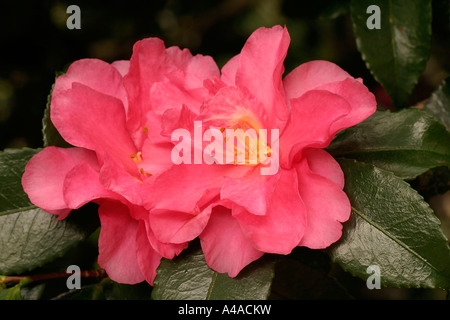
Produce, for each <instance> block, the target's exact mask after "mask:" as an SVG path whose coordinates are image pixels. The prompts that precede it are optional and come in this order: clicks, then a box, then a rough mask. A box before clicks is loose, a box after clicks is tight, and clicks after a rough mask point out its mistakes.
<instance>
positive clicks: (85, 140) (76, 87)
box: [51, 83, 136, 172]
mask: <svg viewBox="0 0 450 320" xmlns="http://www.w3.org/2000/svg"><path fill="white" fill-rule="evenodd" d="M51 119H52V122H53V123H54V125H55V127H56V128H57V129H58V131H59V133H60V134H61V136H62V137H63V138H64V139H65V140H66V141H67V142H69V143H71V144H72V145H75V146H79V147H83V148H86V149H90V150H93V151H95V152H96V153H97V156H98V157H99V160H100V161H103V157H104V156H105V154H108V155H109V156H111V157H112V158H114V160H115V161H116V163H117V164H118V165H120V166H121V167H122V168H123V169H125V170H127V171H130V172H133V169H135V165H134V163H133V161H132V160H131V159H130V157H129V156H130V154H132V153H136V148H135V146H134V143H133V141H132V140H131V138H130V135H129V133H128V131H127V129H126V127H125V110H124V107H123V104H122V102H121V101H120V100H118V99H116V98H114V97H111V96H107V95H104V94H101V93H99V92H98V91H95V90H93V89H91V88H89V87H87V86H85V85H82V84H79V83H73V85H72V89H69V90H66V91H62V92H54V93H53V95H52V104H51Z"/></svg>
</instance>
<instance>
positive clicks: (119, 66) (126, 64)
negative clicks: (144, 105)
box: [111, 60, 130, 90]
mask: <svg viewBox="0 0 450 320" xmlns="http://www.w3.org/2000/svg"><path fill="white" fill-rule="evenodd" d="M111 65H112V66H113V67H114V68H116V70H117V71H119V73H120V75H121V76H122V77H124V76H125V75H126V74H127V73H128V71H129V70H130V61H129V60H117V61H114V62H113V63H111ZM124 90H125V89H124Z"/></svg>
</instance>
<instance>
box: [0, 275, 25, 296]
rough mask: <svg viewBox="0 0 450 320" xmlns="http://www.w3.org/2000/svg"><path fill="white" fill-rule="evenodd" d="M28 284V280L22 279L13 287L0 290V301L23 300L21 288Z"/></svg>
mask: <svg viewBox="0 0 450 320" xmlns="http://www.w3.org/2000/svg"><path fill="white" fill-rule="evenodd" d="M29 282H30V281H29V280H28V279H23V280H21V281H20V282H19V283H18V284H16V285H15V286H12V287H10V288H6V289H0V300H23V296H22V292H21V288H22V286H23V285H26V284H27V283H29Z"/></svg>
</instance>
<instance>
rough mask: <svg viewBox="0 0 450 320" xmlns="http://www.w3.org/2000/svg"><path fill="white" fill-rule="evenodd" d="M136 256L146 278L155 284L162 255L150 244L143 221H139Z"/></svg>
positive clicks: (151, 283)
mask: <svg viewBox="0 0 450 320" xmlns="http://www.w3.org/2000/svg"><path fill="white" fill-rule="evenodd" d="M136 258H137V262H138V265H139V268H140V270H141V273H142V274H143V276H144V277H145V280H146V281H147V282H148V283H149V284H150V285H153V281H154V280H155V277H156V269H157V268H158V266H159V264H160V262H161V258H162V255H161V254H159V253H158V252H156V251H155V250H154V249H153V247H152V245H151V244H150V242H149V240H148V237H147V231H146V229H145V225H144V223H143V222H140V223H139V227H138V230H137V234H136Z"/></svg>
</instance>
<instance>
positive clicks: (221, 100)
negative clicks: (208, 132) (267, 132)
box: [200, 87, 271, 130]
mask: <svg viewBox="0 0 450 320" xmlns="http://www.w3.org/2000/svg"><path fill="white" fill-rule="evenodd" d="M200 119H201V120H203V121H204V126H205V127H208V126H214V127H218V128H226V129H232V128H234V127H235V126H236V125H238V124H239V123H240V122H241V121H247V122H251V123H250V125H252V126H253V127H254V128H255V130H259V129H260V128H264V129H268V128H270V126H271V125H270V122H271V120H270V119H271V114H270V113H267V110H265V109H264V108H263V107H262V105H261V103H259V102H258V101H257V100H255V98H254V97H252V95H251V93H250V92H248V91H247V90H246V89H245V90H242V89H240V88H236V87H224V88H221V89H219V91H218V92H217V94H216V95H215V96H214V98H212V99H210V100H209V101H207V102H205V104H204V105H203V106H202V108H201V110H200Z"/></svg>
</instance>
